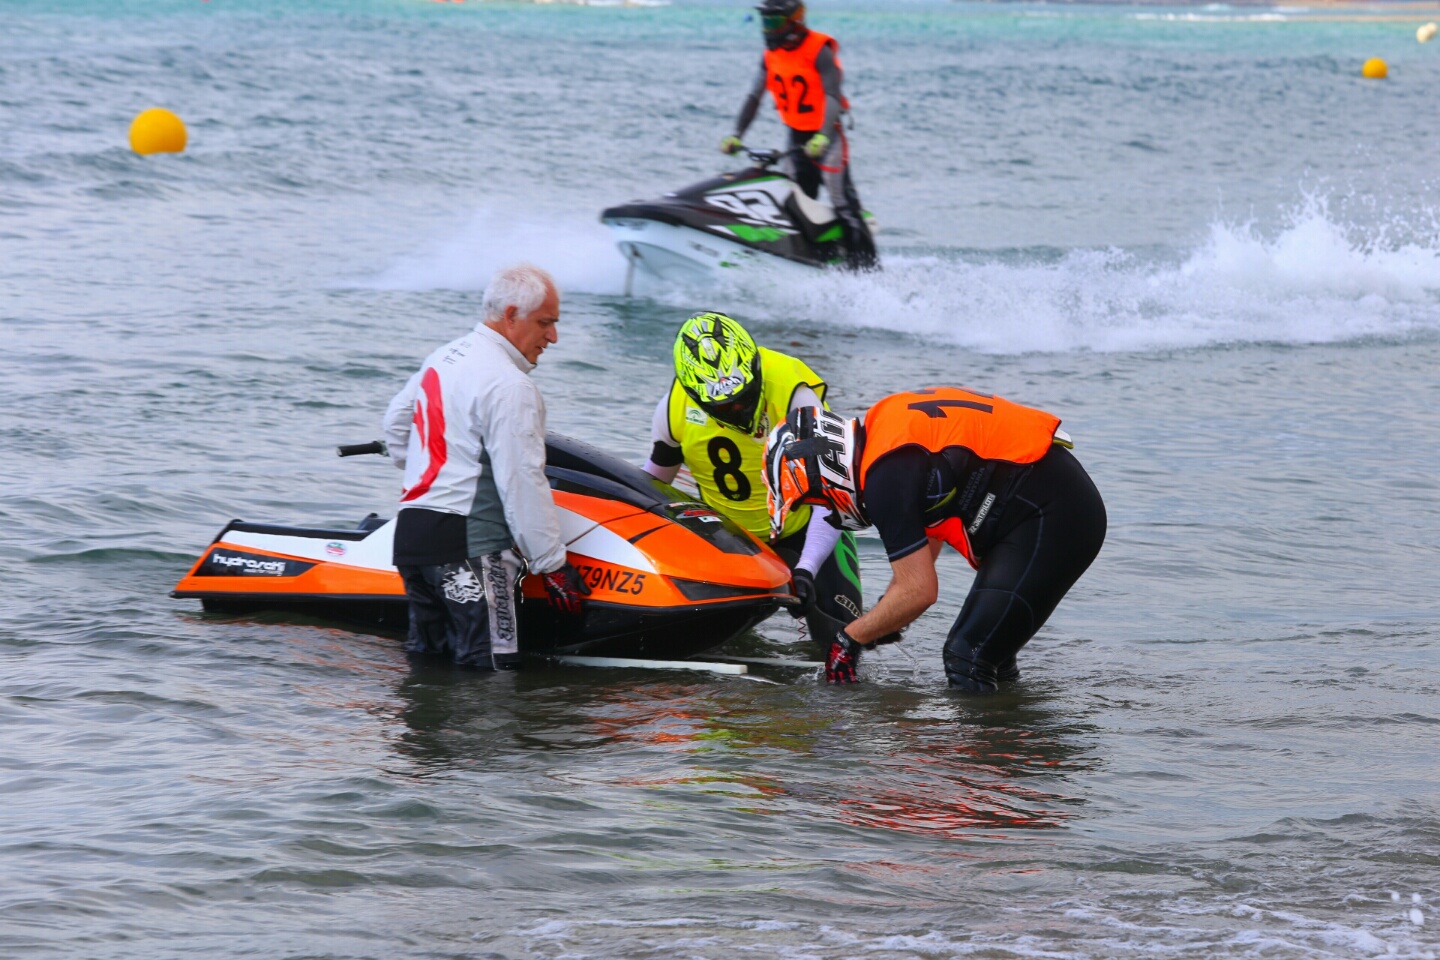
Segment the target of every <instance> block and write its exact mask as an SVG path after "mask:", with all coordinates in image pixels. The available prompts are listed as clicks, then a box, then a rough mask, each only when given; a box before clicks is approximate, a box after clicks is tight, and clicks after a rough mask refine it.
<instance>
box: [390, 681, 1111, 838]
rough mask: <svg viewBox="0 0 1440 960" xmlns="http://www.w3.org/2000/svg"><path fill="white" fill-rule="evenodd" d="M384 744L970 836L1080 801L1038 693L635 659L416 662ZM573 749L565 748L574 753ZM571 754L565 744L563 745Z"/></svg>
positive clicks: (621, 788) (1061, 722) (756, 806)
mask: <svg viewBox="0 0 1440 960" xmlns="http://www.w3.org/2000/svg"><path fill="white" fill-rule="evenodd" d="M396 694H397V695H398V697H399V699H400V701H401V703H400V708H399V710H398V717H399V718H400V719H401V720H402V721H403V723H404V729H403V730H402V731H401V732H400V735H399V736H398V737H397V739H396V740H395V749H396V751H397V752H398V753H399V754H400V755H401V756H402V757H404V758H405V759H407V760H408V761H410V762H412V763H413V764H415V765H417V766H418V767H419V768H420V770H421V772H423V773H424V774H426V775H433V774H435V773H439V772H444V771H449V770H475V769H477V768H484V767H486V766H487V765H488V766H497V765H498V766H503V767H506V768H509V769H512V770H513V769H514V768H515V767H516V766H517V765H520V766H532V767H534V768H536V769H537V771H539V772H542V773H543V775H544V776H545V777H547V778H549V779H550V781H552V782H554V783H555V786H556V789H557V790H564V791H566V792H567V793H568V794H574V793H576V792H578V793H579V794H580V795H581V796H587V797H590V798H592V799H593V798H598V797H600V796H602V795H612V799H613V795H618V796H620V797H624V798H626V799H627V800H628V801H629V802H635V803H640V804H644V803H647V802H650V801H652V800H654V799H656V797H657V794H658V795H659V797H660V798H663V797H664V796H665V795H667V794H669V793H687V794H689V793H696V792H700V793H706V794H710V795H715V796H724V797H727V798H729V804H728V807H729V809H731V810H733V811H735V812H738V813H750V814H761V815H766V814H781V813H783V814H786V815H788V816H791V817H795V816H800V817H804V818H808V819H810V820H814V821H823V822H827V823H834V824H843V825H846V826H850V827H858V828H880V829H883V830H891V831H901V832H905V833H909V834H915V835H919V836H928V837H937V838H954V839H975V838H979V837H985V836H992V835H996V833H995V832H996V831H1009V830H1016V829H1021V830H1025V829H1052V828H1056V827H1061V826H1064V825H1065V824H1066V823H1067V822H1068V821H1070V820H1071V819H1073V818H1074V817H1075V816H1077V804H1078V802H1079V801H1078V800H1077V799H1076V797H1075V794H1077V793H1079V791H1078V789H1077V790H1074V791H1072V790H1070V789H1068V788H1067V786H1066V785H1067V783H1068V781H1070V779H1071V778H1072V775H1073V774H1075V773H1077V772H1080V771H1084V770H1088V769H1091V768H1092V767H1093V766H1094V765H1095V763H1096V761H1095V759H1094V757H1093V755H1091V754H1090V753H1089V752H1088V749H1089V748H1088V745H1089V741H1090V739H1091V737H1090V733H1091V732H1092V731H1090V730H1089V729H1087V728H1086V727H1085V726H1084V725H1082V724H1077V723H1076V722H1075V721H1074V720H1073V719H1072V718H1070V717H1068V716H1062V715H1061V714H1060V712H1059V711H1058V710H1056V709H1052V708H1051V707H1050V706H1049V705H1048V703H1047V700H1046V698H1045V697H1044V696H1043V695H1039V694H1030V695H1026V696H1018V695H1015V696H1008V697H999V698H991V699H990V700H987V701H985V702H983V703H979V704H976V703H962V702H959V701H956V700H955V699H954V698H953V697H951V696H949V695H948V694H945V693H943V692H939V693H930V692H928V691H926V692H921V691H916V690H906V689H885V688H880V687H872V688H870V689H867V690H851V691H838V690H834V689H830V688H826V687H824V686H822V685H817V684H815V683H814V682H813V680H811V679H809V678H808V677H807V678H806V679H804V680H801V681H798V682H795V683H792V684H786V685H781V686H774V687H771V686H767V687H758V686H754V685H749V684H742V683H741V682H740V681H738V680H710V679H706V680H689V679H688V678H687V680H672V679H671V678H669V677H665V676H664V675H656V674H653V673H641V672H630V671H623V672H622V671H586V670H573V669H569V670H561V669H535V670H529V671H525V672H521V673H518V674H503V673H502V674H483V673H476V672H473V671H465V670H461V669H457V668H452V667H448V666H444V665H437V664H417V665H415V666H414V668H413V669H412V671H411V672H410V673H409V674H408V675H407V676H406V677H405V678H404V679H403V680H402V681H401V682H400V684H399V685H398V686H397V687H396ZM575 754H579V755H577V756H572V755H575ZM567 757H569V758H568V759H567Z"/></svg>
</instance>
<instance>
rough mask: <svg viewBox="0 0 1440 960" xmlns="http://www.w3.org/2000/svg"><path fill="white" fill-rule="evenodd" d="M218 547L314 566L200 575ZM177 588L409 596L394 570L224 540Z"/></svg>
mask: <svg viewBox="0 0 1440 960" xmlns="http://www.w3.org/2000/svg"><path fill="white" fill-rule="evenodd" d="M215 550H226V551H243V552H244V553H246V554H253V555H255V556H261V557H274V558H275V559H276V560H291V561H297V562H300V563H304V564H307V565H312V566H310V567H309V569H307V570H306V571H305V572H304V573H302V574H300V575H299V576H295V577H275V576H264V575H259V576H256V575H251V576H236V577H225V576H219V577H217V576H200V575H199V573H200V570H201V568H202V567H204V566H205V562H206V561H207V560H208V559H209V557H210V554H211V553H212V552H213V551H215ZM175 591H176V592H177V593H184V594H186V595H189V596H198V597H206V596H214V597H223V596H225V595H227V594H251V595H254V594H268V595H274V596H277V597H278V596H284V595H286V594H306V595H310V596H317V597H318V596H327V595H337V596H345V597H351V598H355V597H374V598H376V599H382V600H388V599H394V598H396V597H404V596H405V586H404V584H403V583H402V582H401V580H400V575H399V574H398V573H395V572H394V571H391V570H367V569H365V568H363V567H351V566H347V565H345V564H342V563H322V562H317V561H314V560H305V559H304V558H301V557H292V556H290V555H288V554H283V553H274V552H272V551H269V550H261V549H258V548H256V547H234V546H231V545H229V544H226V543H223V542H221V543H216V544H212V545H211V546H210V549H209V550H206V551H205V553H204V554H202V555H201V557H200V559H199V560H197V561H196V562H195V566H193V567H191V568H190V572H189V573H187V574H186V575H185V577H184V578H183V579H182V580H181V581H180V582H179V583H177V584H176V585H175Z"/></svg>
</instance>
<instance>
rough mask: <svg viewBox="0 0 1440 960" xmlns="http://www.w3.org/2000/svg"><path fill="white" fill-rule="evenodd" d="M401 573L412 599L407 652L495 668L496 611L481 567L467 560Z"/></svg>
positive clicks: (409, 596)
mask: <svg viewBox="0 0 1440 960" xmlns="http://www.w3.org/2000/svg"><path fill="white" fill-rule="evenodd" d="M398 569H399V571H400V578H401V580H402V581H404V584H405V595H406V597H407V598H408V599H409V601H410V632H409V636H408V637H407V638H406V641H405V650H406V652H407V653H417V654H431V655H436V656H443V657H448V658H450V659H451V660H453V661H454V662H455V663H458V664H461V665H463V666H469V667H478V668H480V669H482V670H489V669H492V668H493V661H492V658H491V649H490V646H491V645H490V608H489V604H488V603H487V602H486V599H485V591H484V587H483V586H482V584H481V581H480V578H479V576H478V575H477V571H478V570H479V569H480V568H479V565H478V564H476V563H473V562H471V561H461V562H460V563H446V564H440V565H436V566H423V567H411V566H401V567H399V568H398Z"/></svg>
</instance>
